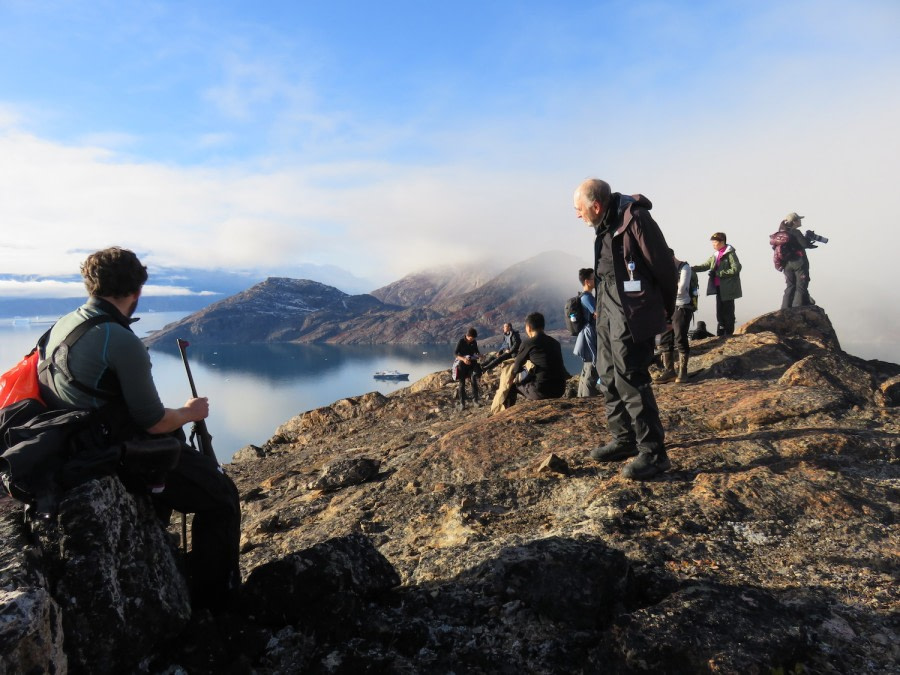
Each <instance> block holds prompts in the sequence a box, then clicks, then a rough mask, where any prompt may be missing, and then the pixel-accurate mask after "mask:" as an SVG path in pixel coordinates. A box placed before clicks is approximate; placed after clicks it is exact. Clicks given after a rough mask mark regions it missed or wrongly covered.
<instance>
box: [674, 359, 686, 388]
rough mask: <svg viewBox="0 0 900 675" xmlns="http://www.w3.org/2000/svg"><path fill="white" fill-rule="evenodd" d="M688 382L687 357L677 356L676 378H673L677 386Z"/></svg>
mask: <svg viewBox="0 0 900 675" xmlns="http://www.w3.org/2000/svg"><path fill="white" fill-rule="evenodd" d="M687 381H688V355H687V354H679V355H678V376H677V377H676V378H675V382H676V383H677V384H684V383H685V382H687Z"/></svg>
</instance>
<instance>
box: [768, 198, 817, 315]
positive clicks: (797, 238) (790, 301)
mask: <svg viewBox="0 0 900 675" xmlns="http://www.w3.org/2000/svg"><path fill="white" fill-rule="evenodd" d="M802 219H803V216H798V215H797V214H796V213H793V212H791V213H789V214H787V216H785V218H784V220H782V221H781V225H779V226H778V229H779V230H781V231H783V232H787V233H788V234H790V235H791V245H790V246H789V251H790V253H789V254H788V256H789V257H788V258H787V260H786V261H785V262H784V284H785V287H784V297H782V299H781V309H787V308H788V307H802V306H804V305H812V304H813V301H812V298H811V297H809V256H807V254H806V249H810V248H816V245H815V242H816V241H820V242H822V243H823V244H824V243H827V242H828V240H827V239H826V238H825V237H820V236H818V235H817V234H816V233H815V232H813V231H812V230H807V231H806V234H805V235H804V234H803V233H802V232H800V221H801V220H802Z"/></svg>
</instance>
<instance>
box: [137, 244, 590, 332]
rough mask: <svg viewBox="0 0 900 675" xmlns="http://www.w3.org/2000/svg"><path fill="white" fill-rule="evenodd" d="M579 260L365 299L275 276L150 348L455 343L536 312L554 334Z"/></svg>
mask: <svg viewBox="0 0 900 675" xmlns="http://www.w3.org/2000/svg"><path fill="white" fill-rule="evenodd" d="M579 263H580V261H579V259H578V258H576V257H574V256H571V255H569V254H566V253H563V252H560V251H551V252H545V253H541V254H538V255H537V256H534V257H532V258H529V259H528V260H525V261H522V262H520V263H517V264H515V265H512V266H510V267H508V268H506V269H505V270H503V271H501V272H500V273H499V274H496V275H494V276H493V277H492V278H491V279H489V280H487V281H484V282H482V281H481V277H476V276H474V274H473V273H472V271H471V268H467V267H464V268H460V269H459V270H457V271H456V272H450V271H448V270H439V271H436V272H427V273H418V272H417V273H413V274H411V275H407V276H406V277H404V278H403V279H401V280H400V281H398V282H395V284H389V285H388V286H385V287H382V288H381V289H376V291H374V292H373V293H372V294H362V295H348V294H346V293H344V292H343V291H340V290H338V289H337V288H334V287H331V286H326V285H324V284H320V283H319V282H314V281H310V280H289V279H283V278H275V277H273V278H270V279H267V280H266V281H265V282H262V283H260V284H257V285H255V286H253V287H251V288H249V289H247V290H246V291H243V292H241V293H238V294H236V295H234V296H231V297H229V298H225V299H223V300H220V301H218V302H216V303H214V304H213V305H210V306H209V307H207V308H204V309H202V310H200V311H198V312H196V313H194V314H191V315H190V316H187V317H185V318H183V319H181V320H180V321H178V322H175V323H173V324H169V325H168V326H165V327H164V328H163V329H162V330H160V331H157V332H156V333H154V334H153V335H151V336H149V337H148V338H146V339H145V342H146V343H147V344H148V345H151V346H152V345H154V344H158V343H160V342H162V341H166V340H170V339H171V338H172V337H183V338H188V339H190V340H192V341H195V342H205V343H211V344H212V343H219V344H222V343H228V344H236V343H244V342H302V343H314V342H329V343H335V344H391V343H405V344H424V343H450V342H453V341H455V340H457V339H459V336H460V335H462V334H463V333H464V332H465V330H466V329H467V328H468V327H470V326H473V325H474V326H476V328H477V329H478V330H479V333H480V334H481V335H482V337H491V336H494V335H497V334H498V333H499V332H500V328H501V326H502V324H503V323H505V322H506V321H510V322H512V323H513V324H514V325H521V322H522V320H523V319H524V317H525V315H526V314H528V313H529V312H532V311H540V312H543V313H544V316H545V318H546V320H547V328H548V330H553V329H555V328H561V327H562V323H563V322H562V306H563V303H564V301H565V298H566V297H567V296H568V295H572V294H574V293H575V292H576V291H577V290H578V282H577V279H578V276H577V272H578V266H579ZM275 279H280V281H278V282H276V281H275ZM288 282H294V283H288ZM376 293H377V294H378V295H381V296H382V298H385V299H387V300H391V299H396V300H398V301H402V302H410V301H412V300H414V299H415V300H423V299H429V298H433V297H434V298H437V299H436V300H433V301H430V302H428V303H426V304H423V305H417V306H404V305H402V304H392V303H389V302H383V301H382V300H381V299H379V297H377V295H376ZM276 308H277V309H276Z"/></svg>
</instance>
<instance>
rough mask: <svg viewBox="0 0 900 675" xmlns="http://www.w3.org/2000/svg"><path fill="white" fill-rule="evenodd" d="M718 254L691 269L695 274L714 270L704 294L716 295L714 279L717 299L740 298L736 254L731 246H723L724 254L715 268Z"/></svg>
mask: <svg viewBox="0 0 900 675" xmlns="http://www.w3.org/2000/svg"><path fill="white" fill-rule="evenodd" d="M718 255H719V254H718V253H715V254H713V256H712V257H711V258H710V259H709V260H707V261H706V262H705V263H703V264H702V265H694V266H693V267H692V268H691V269H692V270H694V271H695V272H705V271H706V270H710V269H712V270H715V274H714V275H710V277H709V281H708V282H707V283H706V294H707V295H715V294H716V282H715V277H718V278H719V297H720V298H722V300H736V299H737V298H739V297H741V261H740V260H738V257H737V252H736V251H735V250H734V248H732V246H731V244H728V245H726V246H725V253H723V254H722V259H721V260H720V261H719V266H718V267H716V258H717V257H718Z"/></svg>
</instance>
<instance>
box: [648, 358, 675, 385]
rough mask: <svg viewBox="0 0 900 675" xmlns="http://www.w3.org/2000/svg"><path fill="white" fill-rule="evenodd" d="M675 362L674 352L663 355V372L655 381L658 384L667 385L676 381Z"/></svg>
mask: <svg viewBox="0 0 900 675" xmlns="http://www.w3.org/2000/svg"><path fill="white" fill-rule="evenodd" d="M674 361H675V355H674V354H673V353H672V352H663V353H662V362H663V371H662V373H660V374H659V375H658V376H657V377H656V379H655V380H653V381H654V382H655V383H656V384H666V383H667V382H673V381H674V380H675V368H674V367H673V365H674Z"/></svg>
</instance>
